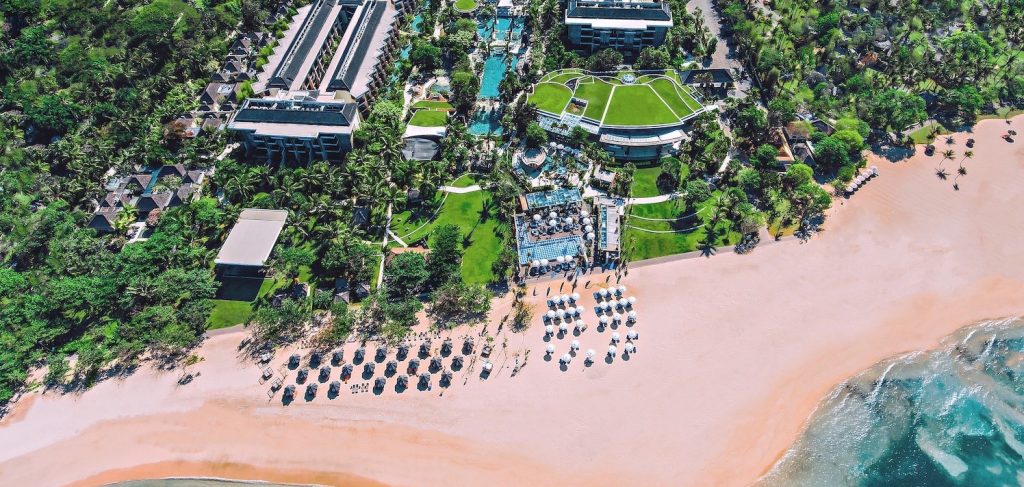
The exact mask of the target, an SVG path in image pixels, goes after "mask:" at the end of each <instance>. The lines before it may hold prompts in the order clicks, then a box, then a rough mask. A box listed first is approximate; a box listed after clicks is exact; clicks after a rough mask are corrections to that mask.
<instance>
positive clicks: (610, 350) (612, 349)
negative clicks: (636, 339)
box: [608, 345, 619, 357]
mask: <svg viewBox="0 0 1024 487" xmlns="http://www.w3.org/2000/svg"><path fill="white" fill-rule="evenodd" d="M618 351H619V349H617V348H615V345H608V355H611V356H612V357H614V356H615V353H616V352H618Z"/></svg>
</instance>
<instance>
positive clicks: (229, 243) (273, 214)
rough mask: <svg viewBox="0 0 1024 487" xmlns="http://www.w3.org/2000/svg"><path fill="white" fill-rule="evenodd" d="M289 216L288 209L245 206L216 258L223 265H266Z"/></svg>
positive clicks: (216, 261)
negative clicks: (246, 207)
mask: <svg viewBox="0 0 1024 487" xmlns="http://www.w3.org/2000/svg"><path fill="white" fill-rule="evenodd" d="M287 218H288V211H287V210H264V209H258V208H248V209H245V210H242V213H241V214H239V215H238V222H237V223H235V226H234V227H232V228H231V232H229V233H228V238H227V239H225V240H224V245H223V246H221V248H220V252H218V253H217V259H216V260H215V261H214V262H215V263H217V264H220V265H238V266H263V265H265V264H266V262H267V259H269V258H270V252H271V251H272V250H273V249H274V244H275V243H277V237H278V236H279V235H280V234H281V230H282V229H283V228H284V223H285V221H286V220H287Z"/></svg>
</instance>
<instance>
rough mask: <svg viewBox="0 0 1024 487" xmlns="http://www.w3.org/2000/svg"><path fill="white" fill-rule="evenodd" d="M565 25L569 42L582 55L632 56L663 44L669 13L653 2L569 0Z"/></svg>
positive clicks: (657, 2) (667, 27)
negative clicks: (614, 53) (603, 52)
mask: <svg viewBox="0 0 1024 487" xmlns="http://www.w3.org/2000/svg"><path fill="white" fill-rule="evenodd" d="M565 26H566V29H567V31H568V36H569V42H571V43H572V44H573V46H575V47H576V49H577V50H578V51H580V52H582V53H584V54H591V53H593V52H596V51H600V50H602V49H606V48H611V49H615V50H616V51H619V52H621V53H622V54H623V55H625V56H627V57H633V56H636V55H637V54H639V53H640V50H642V49H643V48H645V47H653V46H660V45H662V44H663V43H664V42H665V35H666V34H667V33H668V30H669V29H670V28H671V27H672V11H671V10H670V9H669V6H668V5H666V4H664V3H662V2H660V1H653V0H646V1H642V0H569V4H568V6H567V8H566V9H565Z"/></svg>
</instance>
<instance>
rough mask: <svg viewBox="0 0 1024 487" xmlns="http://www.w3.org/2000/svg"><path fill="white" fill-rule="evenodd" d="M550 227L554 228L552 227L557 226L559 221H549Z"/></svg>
mask: <svg viewBox="0 0 1024 487" xmlns="http://www.w3.org/2000/svg"><path fill="white" fill-rule="evenodd" d="M548 225H549V226H552V227H553V226H555V225H558V220H555V219H554V218H552V219H550V220H548Z"/></svg>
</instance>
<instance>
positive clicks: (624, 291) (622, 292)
mask: <svg viewBox="0 0 1024 487" xmlns="http://www.w3.org/2000/svg"><path fill="white" fill-rule="evenodd" d="M623 294H626V286H619V296H622V295H623Z"/></svg>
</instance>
